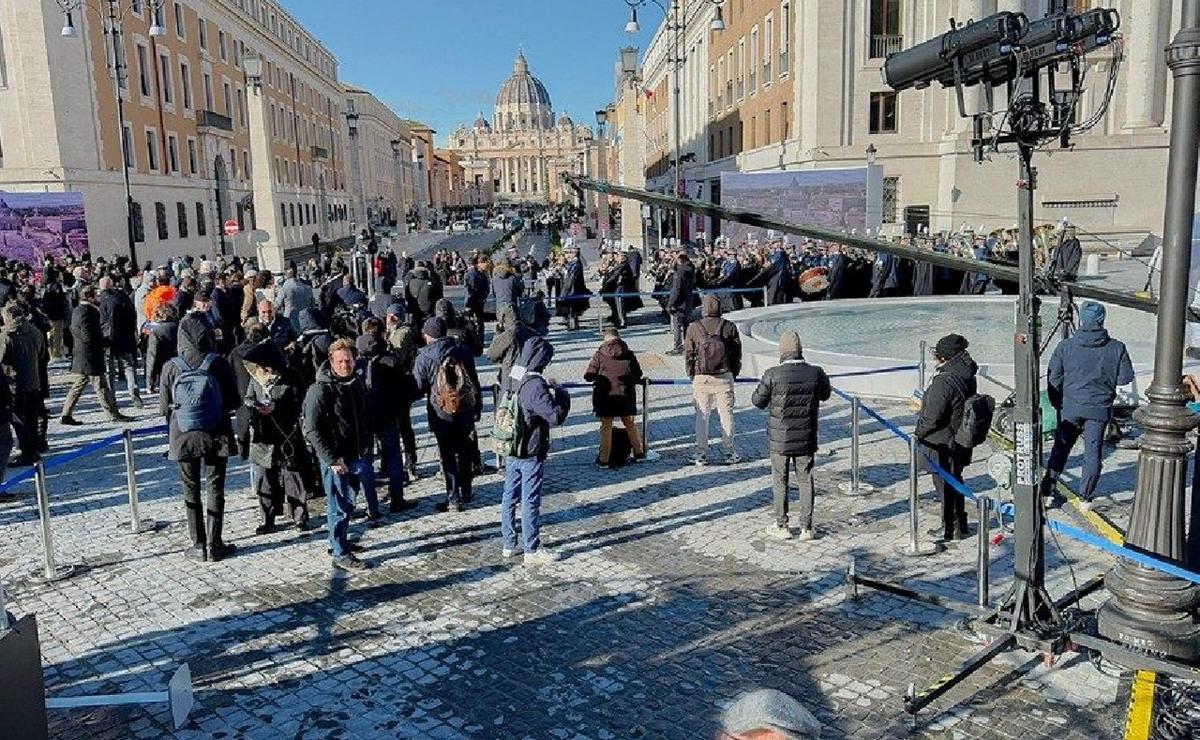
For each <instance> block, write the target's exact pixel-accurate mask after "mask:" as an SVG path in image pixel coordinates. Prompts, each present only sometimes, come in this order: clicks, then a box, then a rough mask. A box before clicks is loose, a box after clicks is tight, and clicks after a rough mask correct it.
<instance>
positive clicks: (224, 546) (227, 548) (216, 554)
mask: <svg viewBox="0 0 1200 740" xmlns="http://www.w3.org/2000/svg"><path fill="white" fill-rule="evenodd" d="M236 550H237V545H231V544H229V543H227V542H218V543H216V544H213V545H209V546H208V560H209V562H213V563H215V562H217V561H218V560H224V559H225V558H231V557H233V553H234V552H235V551H236Z"/></svg>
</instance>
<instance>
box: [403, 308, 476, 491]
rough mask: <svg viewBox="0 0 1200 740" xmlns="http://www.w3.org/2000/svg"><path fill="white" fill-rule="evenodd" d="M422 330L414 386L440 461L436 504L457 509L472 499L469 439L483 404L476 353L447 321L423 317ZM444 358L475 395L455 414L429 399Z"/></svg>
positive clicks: (471, 451)
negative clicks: (442, 484)
mask: <svg viewBox="0 0 1200 740" xmlns="http://www.w3.org/2000/svg"><path fill="white" fill-rule="evenodd" d="M421 333H422V334H423V335H424V337H425V349H423V350H421V352H420V354H418V355H417V359H416V361H415V362H414V363H413V370H412V375H413V379H414V380H416V382H417V389H418V390H419V391H420V393H421V395H423V396H425V397H426V399H427V406H426V408H427V412H428V415H429V429H430V431H431V432H433V436H434V439H436V440H437V446H438V455H439V457H440V458H441V460H442V474H443V475H444V476H445V478H446V501H444V502H442V503H440V504H438V506H437V508H438V510H439V511H453V512H460V511H462V510H463V508H464V507H465V505H466V504H468V503H470V501H471V477H472V466H473V464H474V457H475V447H474V444H473V443H472V439H473V436H474V432H475V422H477V421H479V418H480V412H481V410H482V404H481V403H480V402H479V400H480V398H481V395H480V393H479V376H478V375H477V374H476V372H475V356H474V355H473V354H472V353H471V350H470V349H469V348H468V347H467V346H466V345H465V344H462V343H461V342H459V341H458V340H457V339H455V338H454V337H451V336H449V335H448V334H447V327H446V322H445V321H443V320H442V319H440V318H438V317H436V316H434V317H431V318H429V319H426V320H425V324H424V326H423V327H422V330H421ZM447 358H453V359H454V360H455V361H456V362H457V364H458V365H459V366H461V367H462V368H464V369H465V371H466V375H467V377H466V378H465V380H466V382H467V383H469V384H470V387H469V388H468V389H467V391H468V393H472V392H473V394H474V404H473V407H472V405H471V404H464V405H463V406H461V407H460V408H459V410H458V411H456V412H454V413H449V412H447V411H446V410H445V409H443V408H441V407H440V406H438V405H437V404H435V403H434V399H433V398H432V394H433V392H434V391H435V390H436V386H437V383H438V374H439V372H441V369H442V365H443V363H444V362H445V361H446V360H447Z"/></svg>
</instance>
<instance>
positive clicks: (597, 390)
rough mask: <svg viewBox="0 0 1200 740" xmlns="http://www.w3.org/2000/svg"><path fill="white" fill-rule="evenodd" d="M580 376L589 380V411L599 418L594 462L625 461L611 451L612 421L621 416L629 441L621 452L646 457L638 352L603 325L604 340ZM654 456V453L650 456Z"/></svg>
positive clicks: (613, 463)
mask: <svg viewBox="0 0 1200 740" xmlns="http://www.w3.org/2000/svg"><path fill="white" fill-rule="evenodd" d="M583 379H584V380H585V381H587V382H589V383H591V384H592V412H593V413H595V415H596V418H598V419H599V420H600V449H599V451H598V452H597V453H596V466H597V467H600V468H607V467H610V466H612V467H617V466H618V465H624V464H625V462H626V460H625V459H622V460H616V459H614V458H613V457H612V451H613V422H614V421H615V420H616V419H620V420H621V424H622V426H624V428H625V434H626V435H628V438H629V444H628V446H627V447H626V448H625V451H624V453H623V456H624V457H625V458H626V459H627V458H628V456H629V455H630V454H632V455H633V459H634V460H638V461H641V460H645V459H647V455H648V453H647V452H646V448H645V445H644V444H643V443H642V436H641V434H639V433H638V426H637V421H636V420H635V419H634V417H636V416H637V387H638V385H640V384H641V382H642V367H641V365H639V364H638V360H637V356H636V355H634V354H633V351H632V350H631V349H629V346H628V345H627V344H625V342H624V341H622V339H621V334H620V332H619V331H618V330H617V329H606V330H605V331H604V340H603V341H602V342H601V343H600V347H599V348H598V349H597V350H596V352H595V354H593V355H592V359H591V361H590V362H588V366H587V370H585V371H584V373H583ZM655 458H657V455H654V456H653V457H650V459H655Z"/></svg>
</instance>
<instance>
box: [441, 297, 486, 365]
mask: <svg viewBox="0 0 1200 740" xmlns="http://www.w3.org/2000/svg"><path fill="white" fill-rule="evenodd" d="M433 315H434V316H436V317H438V318H439V319H441V320H442V321H445V322H446V332H447V333H448V334H449V335H450V336H452V337H454V338H455V339H457V340H458V341H459V342H462V343H463V344H464V345H466V346H467V348H469V349H470V350H471V353H472V354H474V355H475V356H476V357H479V356H480V355H482V354H483V335H482V334H476V333H475V328H474V327H473V326H472V325H471V322H469V321H467V320H466V317H465V316H463V315H461V314H459V313H458V312H457V311H455V310H454V303H453V302H451V300H450V299H449V298H442V299H439V300H438V302H437V304H436V305H435V306H434V307H433Z"/></svg>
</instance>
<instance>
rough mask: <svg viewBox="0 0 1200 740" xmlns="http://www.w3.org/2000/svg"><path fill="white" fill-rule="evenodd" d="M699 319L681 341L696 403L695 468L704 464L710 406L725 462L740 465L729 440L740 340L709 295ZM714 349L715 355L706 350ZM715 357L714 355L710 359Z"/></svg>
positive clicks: (719, 301)
mask: <svg viewBox="0 0 1200 740" xmlns="http://www.w3.org/2000/svg"><path fill="white" fill-rule="evenodd" d="M700 313H701V318H700V320H699V321H695V322H693V323H691V324H690V325H689V326H688V328H687V335H686V336H685V337H684V340H683V354H684V367H685V368H686V370H687V374H688V377H689V378H691V379H692V396H693V399H694V400H695V404H696V452H695V455H694V457H693V458H692V462H693V463H694V464H695V465H706V464H707V461H708V417H709V413H710V412H711V411H712V409H713V407H715V408H716V410H717V415H718V416H719V417H720V419H721V437H722V441H723V443H724V445H725V462H726V463H728V464H730V465H732V464H735V463H738V462H741V460H742V458H741V456H740V455H739V454H738V451H737V447H736V446H735V445H734V441H733V401H734V382H735V378H737V376H738V373H740V372H741V371H742V338H741V334H740V333H739V332H738V328H737V326H736V325H734V323H733V322H732V321H726V320H725V319H723V318H721V300H720V299H719V298H718V297H717V296H715V295H713V294H712V293H709V294H708V295H706V296H704V298H702V299H701V300H700ZM713 348H715V349H716V350H717V351H716V352H715V353H713V352H711V351H710V350H711V349H713ZM710 355H715V356H710Z"/></svg>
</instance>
